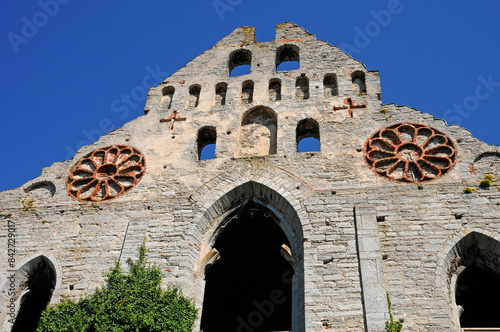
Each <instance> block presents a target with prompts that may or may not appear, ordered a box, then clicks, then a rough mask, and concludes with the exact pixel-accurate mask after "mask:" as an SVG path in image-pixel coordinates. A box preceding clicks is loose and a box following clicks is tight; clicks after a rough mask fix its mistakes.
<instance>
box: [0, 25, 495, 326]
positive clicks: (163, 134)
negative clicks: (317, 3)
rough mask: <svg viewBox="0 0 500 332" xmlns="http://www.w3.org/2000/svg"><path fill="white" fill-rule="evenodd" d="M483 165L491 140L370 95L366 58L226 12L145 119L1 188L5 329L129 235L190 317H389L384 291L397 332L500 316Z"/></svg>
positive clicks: (116, 254)
mask: <svg viewBox="0 0 500 332" xmlns="http://www.w3.org/2000/svg"><path fill="white" fill-rule="evenodd" d="M288 62H290V63H292V64H293V63H295V64H296V65H297V69H290V70H279V68H278V67H279V66H280V65H281V64H282V63H288ZM248 67H250V70H249V71H248V73H246V74H243V75H232V74H231V72H232V71H233V70H236V69H237V68H240V69H241V68H248ZM304 139H309V140H312V141H314V142H316V147H315V148H313V149H312V150H316V151H309V152H299V149H298V146H299V143H300V142H301V141H302V140H304ZM214 146H215V155H214V156H213V157H212V158H203V157H202V151H203V150H204V149H210V148H211V149H213V147H214ZM200 159H202V160H200ZM489 175H491V176H489ZM485 177H486V180H484V179H485ZM499 177H500V148H499V147H498V146H492V145H488V144H486V143H484V142H481V141H479V140H477V139H476V138H474V137H473V136H472V135H471V133H470V132H469V131H468V130H466V129H464V128H461V127H459V126H457V125H451V126H450V125H447V124H446V123H445V121H443V120H439V119H435V118H434V116H432V115H430V114H427V113H423V112H421V111H419V110H416V109H413V108H411V107H408V106H397V105H394V104H382V102H381V86H380V80H379V75H378V72H377V71H372V70H368V69H367V68H366V67H365V65H364V64H362V63H361V62H359V61H357V60H355V59H353V58H352V57H351V56H349V55H347V54H346V53H344V52H342V51H341V50H340V49H339V48H338V47H335V46H332V45H330V44H329V43H327V42H324V41H319V40H317V39H316V37H315V36H314V35H312V34H310V33H309V32H307V31H305V30H304V29H302V28H300V27H298V26H296V25H294V24H292V23H284V24H280V25H278V26H277V27H276V38H275V39H274V40H272V41H270V42H257V41H256V39H255V33H254V29H253V28H252V27H239V28H237V29H236V30H235V31H233V32H232V33H231V34H230V35H228V36H227V37H225V38H223V39H222V40H221V41H219V42H218V43H217V44H216V45H215V46H214V47H212V48H211V49H209V50H207V51H205V52H204V53H203V54H201V55H200V56H198V57H196V58H195V59H194V60H193V61H191V62H190V63H188V64H187V65H186V66H184V67H183V68H182V69H180V70H179V71H177V72H176V73H175V74H173V75H172V76H170V77H168V78H166V79H165V80H164V81H163V82H162V83H161V84H160V85H158V86H156V87H152V88H151V89H150V91H149V95H148V98H147V101H146V106H145V115H143V116H140V117H138V118H137V119H135V120H133V121H131V122H129V123H127V124H125V125H124V126H123V127H122V128H120V129H117V130H115V131H113V132H110V133H109V134H107V135H105V136H103V137H101V138H100V139H99V140H98V141H97V142H95V143H94V144H92V145H89V146H84V147H82V148H81V149H80V150H79V151H78V153H77V154H76V155H75V156H74V158H73V160H68V161H64V162H57V163H55V164H53V165H52V166H50V167H47V168H45V169H44V170H43V171H42V175H41V176H40V177H38V178H35V179H33V180H32V181H30V182H28V183H26V184H25V185H23V186H22V187H20V188H18V189H13V190H8V191H4V192H1V193H0V201H1V206H0V212H1V216H0V220H1V225H2V228H1V235H0V239H1V248H2V249H1V250H2V255H1V259H0V267H1V271H2V272H1V279H0V282H1V284H0V287H1V291H0V305H1V307H0V318H1V321H2V324H3V330H6V331H10V330H11V328H12V324H11V323H12V319H11V314H12V313H15V314H16V315H18V316H17V317H18V318H19V319H18V321H20V320H21V319H22V317H30V315H31V317H34V316H33V315H35V316H36V313H35V312H32V311H33V310H35V309H33V308H35V307H36V305H38V304H36V303H42V304H45V303H48V302H49V301H50V303H51V304H54V303H57V302H59V301H61V300H62V299H66V298H71V299H78V298H80V297H82V296H83V295H85V294H89V293H92V292H93V291H94V290H95V288H96V287H97V286H101V285H103V282H104V278H105V273H106V272H107V271H108V270H109V268H110V267H111V266H113V264H114V262H115V261H119V262H120V263H122V265H124V266H126V261H127V259H128V258H136V257H137V254H138V247H139V246H140V245H141V244H142V243H145V245H146V246H147V248H148V249H149V261H150V262H152V263H156V264H158V265H159V266H160V267H161V270H162V271H163V273H164V281H163V282H164V285H165V286H166V285H177V286H179V287H180V288H181V289H182V290H183V293H184V294H185V295H186V296H188V297H191V298H193V299H194V301H195V303H196V306H197V308H199V318H198V320H197V322H196V326H195V328H194V331H199V330H203V331H205V332H207V331H285V330H286V331H322V330H327V329H329V330H330V331H356V332H358V331H370V332H371V331H385V322H386V321H388V320H390V314H389V306H388V297H387V294H389V296H390V300H391V302H392V315H393V317H394V320H395V321H401V322H402V323H403V331H422V332H423V331H461V328H464V327H465V328H471V327H486V326H487V327H497V328H500V320H499V318H498V316H499V315H498V312H500V307H499V302H500V301H498V298H496V299H497V301H494V300H491V298H492V297H493V298H495V297H496V296H499V295H500V294H499V286H498V285H499V280H500V279H499V276H500V191H499V185H498V183H499V181H498V179H499ZM482 180H483V182H482V185H481V186H479V183H480V182H481V181H482ZM466 187H470V188H469V189H466ZM11 234H12V235H11ZM13 239H14V241H13ZM14 242H15V245H14ZM14 247H15V252H14V251H12V250H11V249H12V248H14ZM12 303H14V305H12ZM33 303H35V304H33ZM30 310H31V311H30ZM35 311H36V310H35ZM23 315H24V316H23ZM9 320H10V321H9ZM16 324H17V323H16ZM19 324H21V323H19ZM25 329H27V327H25ZM18 330H21V329H20V328H18ZM25 331H27V330H25Z"/></svg>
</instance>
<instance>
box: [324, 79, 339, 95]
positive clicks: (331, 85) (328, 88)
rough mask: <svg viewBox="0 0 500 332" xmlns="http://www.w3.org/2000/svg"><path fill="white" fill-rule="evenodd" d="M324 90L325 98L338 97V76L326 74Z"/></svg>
mask: <svg viewBox="0 0 500 332" xmlns="http://www.w3.org/2000/svg"><path fill="white" fill-rule="evenodd" d="M323 89H324V94H325V97H333V96H338V94H339V91H338V85H337V76H336V75H335V74H326V75H325V78H324V79H323Z"/></svg>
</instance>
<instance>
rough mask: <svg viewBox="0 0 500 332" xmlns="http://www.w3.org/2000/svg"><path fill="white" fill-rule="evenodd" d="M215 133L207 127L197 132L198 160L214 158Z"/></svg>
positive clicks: (211, 128)
mask: <svg viewBox="0 0 500 332" xmlns="http://www.w3.org/2000/svg"><path fill="white" fill-rule="evenodd" d="M216 140H217V131H216V129H215V127H211V126H207V127H203V128H201V129H200V130H198V139H197V140H196V142H197V146H198V160H208V159H214V158H215V145H216V144H215V143H216Z"/></svg>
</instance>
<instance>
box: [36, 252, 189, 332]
mask: <svg viewBox="0 0 500 332" xmlns="http://www.w3.org/2000/svg"><path fill="white" fill-rule="evenodd" d="M146 253H147V249H146V248H145V247H144V246H141V247H140V249H139V260H138V261H137V262H135V263H134V262H132V261H130V262H129V263H130V273H129V274H128V275H125V274H124V272H123V271H122V269H121V268H120V265H119V263H118V262H117V263H116V265H115V266H114V267H113V268H111V270H110V272H109V273H108V275H107V278H106V286H105V287H103V288H98V289H97V290H96V291H95V293H94V294H92V295H89V296H87V297H84V298H82V299H80V300H78V301H73V300H64V301H63V302H61V303H59V304H58V305H56V306H54V307H47V308H46V309H45V310H44V312H43V313H42V317H41V318H40V322H39V325H38V328H37V332H49V331H50V332H55V331H75V332H76V331H78V332H80V331H87V332H93V331H99V332H107V331H113V332H121V331H175V332H191V331H192V328H193V324H194V321H195V319H196V316H197V310H196V309H195V307H194V304H193V301H192V300H189V299H187V298H185V297H184V296H183V295H182V293H181V291H180V290H179V289H177V288H175V287H170V288H168V289H167V290H166V291H165V290H162V289H161V287H160V284H161V279H162V274H161V271H160V269H159V268H158V267H157V266H156V265H153V266H150V265H149V264H147V259H146Z"/></svg>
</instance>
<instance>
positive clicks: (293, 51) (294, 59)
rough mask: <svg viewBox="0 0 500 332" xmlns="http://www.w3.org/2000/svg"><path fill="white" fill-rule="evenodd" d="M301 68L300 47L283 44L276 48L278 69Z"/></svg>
mask: <svg viewBox="0 0 500 332" xmlns="http://www.w3.org/2000/svg"><path fill="white" fill-rule="evenodd" d="M294 69H300V55H299V47H298V46H296V45H290V44H288V45H283V46H280V47H279V48H278V49H277V50H276V71H289V70H294Z"/></svg>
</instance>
